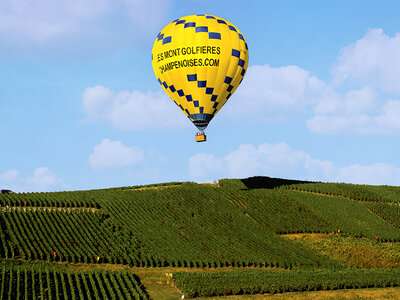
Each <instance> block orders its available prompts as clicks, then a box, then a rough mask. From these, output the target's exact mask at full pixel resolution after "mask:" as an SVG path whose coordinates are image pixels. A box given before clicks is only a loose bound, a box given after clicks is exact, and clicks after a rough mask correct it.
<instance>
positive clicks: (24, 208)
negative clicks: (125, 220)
mask: <svg viewBox="0 0 400 300" xmlns="http://www.w3.org/2000/svg"><path fill="white" fill-rule="evenodd" d="M1 210H2V211H10V210H11V211H12V210H19V211H63V212H72V211H86V212H93V213H94V212H102V210H101V209H100V208H95V207H54V206H8V205H6V206H2V207H1Z"/></svg>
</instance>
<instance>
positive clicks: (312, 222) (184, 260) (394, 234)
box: [0, 177, 400, 299]
mask: <svg viewBox="0 0 400 300" xmlns="http://www.w3.org/2000/svg"><path fill="white" fill-rule="evenodd" d="M0 204H1V209H0V227H1V233H0V239H1V240H0V258H1V262H2V265H1V267H2V271H1V275H0V279H1V282H2V284H1V291H0V292H1V294H0V299H7V298H9V296H10V295H16V293H18V295H28V294H29V295H32V293H35V295H38V293H39V294H40V293H43V291H42V290H41V289H44V286H47V288H46V291H47V293H49V295H48V296H46V298H51V297H52V296H51V293H53V292H54V293H55V294H54V295H53V297H55V295H61V294H65V293H67V292H68V291H72V290H73V291H74V292H75V293H80V291H81V290H82V291H81V292H82V293H83V294H85V295H89V294H90V293H94V294H96V295H97V294H98V295H103V296H104V295H107V298H110V297H111V298H113V297H114V298H118V297H117V296H116V295H119V294H124V295H125V294H127V295H129V296H124V297H126V298H127V299H129V298H134V297H136V296H134V295H140V296H137V297H139V299H140V298H143V297H144V298H147V297H149V293H147V292H146V291H145V289H143V290H141V289H140V288H139V290H138V289H137V288H135V286H140V276H139V277H138V276H136V275H133V274H131V275H132V276H133V277H129V276H128V275H127V272H128V273H132V270H131V269H129V268H131V267H133V268H134V269H133V270H134V271H133V272H134V273H135V272H136V271H135V270H141V269H140V268H146V270H153V269H154V270H156V269H157V268H169V269H168V270H170V269H171V268H176V269H177V268H180V270H181V271H182V268H183V271H185V270H194V269H196V268H204V270H206V271H207V270H208V271H210V270H219V272H223V271H224V270H225V271H226V270H228V269H229V270H230V271H229V272H230V275H229V276H227V277H224V276H225V275H224V276H222V275H221V276H222V277H221V278H228V279H224V280H225V281H226V282H227V283H228V286H226V285H224V284H222V286H223V288H222V289H219V290H218V289H217V288H216V289H215V293H214V294H215V295H223V294H229V293H231V294H232V293H234V292H233V291H234V290H235V289H236V290H238V291H239V292H240V293H243V292H244V290H243V289H241V288H240V280H241V279H240V280H239V279H238V278H243V275H241V274H242V273H240V272H239V271H235V272H233V273H232V270H244V271H246V270H250V269H253V268H257V270H258V271H257V272H262V273H263V274H261V273H260V274H259V273H257V274H256V275H254V276H256V277H257V278H264V277H265V278H269V277H268V276H275V277H276V276H278V277H276V278H278V279H276V280H278V282H279V280H281V279H279V278H281V277H282V276H281V275H279V274H281V273H279V270H287V271H286V272H290V274H291V275H290V276H293V277H290V278H292V279H291V280H293V282H297V281H296V279H295V278H296V276H298V277H299V278H300V277H304V274H306V273H307V274H308V275H307V276H311V277H312V276H313V275H312V274H314V272H322V271H323V272H325V273H327V274H328V273H332V274H333V273H334V272H338V270H341V271H340V272H344V273H343V274H346V275H343V276H342V277H343V278H358V279H357V280H361V279H359V277H360V276H361V275H357V274H364V273H357V272H353V271H350V269H352V268H357V265H356V264H351V263H350V262H349V261H348V260H346V259H341V256H340V254H339V255H338V253H337V252H335V253H334V250H335V249H336V248H335V247H339V246H338V245H345V244H346V243H347V244H346V245H347V246H348V243H349V240H346V241H345V240H343V239H344V238H350V241H351V245H354V247H353V246H348V248H346V249H347V251H350V252H351V251H352V249H354V253H353V254H354V255H353V256H355V257H357V255H358V252H357V249H358V248H357V247H359V245H360V244H359V242H357V241H360V242H361V243H364V244H365V243H367V242H366V241H369V242H368V243H369V244H368V245H372V246H368V247H370V248H371V249H372V248H373V249H375V248H376V249H378V248H379V247H380V248H379V249H380V250H379V251H382V253H386V254H387V255H394V256H393V257H394V259H393V260H390V259H389V258H388V260H387V261H389V263H388V264H386V265H385V268H387V267H389V269H387V270H386V271H384V273H379V272H381V271H379V272H378V271H376V272H377V273H376V275H373V274H372V273H371V274H370V275H368V276H367V275H365V276H364V275H362V276H361V277H363V276H364V277H366V278H367V277H369V278H375V277H376V278H379V277H380V276H381V275H379V274H385V276H386V277H385V278H386V279H387V281H385V282H384V283H380V284H378V283H377V284H376V285H374V283H373V282H372V283H371V282H370V281H368V283H365V284H366V286H367V287H368V286H382V285H383V286H390V285H398V284H399V283H398V280H397V281H396V280H394V279H393V280H392V279H391V278H392V277H393V278H398V272H399V269H398V266H399V264H398V263H400V247H399V246H398V242H399V241H400V206H399V204H400V188H399V187H387V186H365V185H351V184H335V183H314V182H302V181H296V180H284V179H276V178H268V177H252V178H247V179H242V180H239V179H225V180H220V181H219V183H218V184H204V185H202V184H196V183H191V182H186V183H179V182H173V183H166V184H154V185H149V186H132V187H121V188H109V189H102V190H91V191H73V192H57V193H17V194H4V195H0ZM317 233H318V234H320V235H319V236H320V237H322V238H321V239H323V241H324V242H313V243H310V242H307V241H303V239H294V238H291V236H290V235H300V234H305V235H304V237H307V236H308V235H307V234H317ZM309 236H312V235H309ZM333 237H336V238H339V240H337V239H336V240H335V241H334V243H333V240H332V238H333ZM340 238H342V240H341V239H340ZM321 241H322V240H321ZM362 241H365V242H362ZM329 243H331V244H330V245H334V246H332V249H331V252H329V251H326V249H324V248H323V247H322V245H325V244H329ZM374 243H375V244H374ZM389 243H390V245H393V247H391V248H390V250H388V248H387V247H383V248H382V247H381V245H389ZM352 247H353V248H352ZM371 251H372V250H371ZM339 253H340V252H339ZM371 253H372V252H371ZM386 254H385V255H386ZM342 256H343V255H342ZM372 256H373V255H372ZM397 260H398V261H397ZM60 263H61V264H60ZM64 263H70V264H68V266H70V267H69V268H68V269H65V264H64ZM372 263H373V262H372V261H371V264H372ZM93 264H96V265H104V266H110V265H109V264H113V265H115V268H117V267H118V266H125V267H126V268H128V269H129V270H130V271H127V270H126V269H124V270H119V269H118V268H117V269H118V270H113V271H112V272H111V271H107V270H106V271H104V270H102V271H96V270H97V269H96V270H94V271H93V274H92V273H91V272H89V273H85V272H86V271H82V268H83V267H82V265H83V266H85V265H87V266H92V265H93ZM71 266H72V267H71ZM74 266H76V268H75V269H74ZM78 266H79V268H80V269H78ZM374 266H375V265H374ZM58 267H59V268H64V269H60V270H58V269H57V268H58ZM125 267H124V268H125ZM148 267H151V268H150V269H149V268H148ZM363 267H365V265H363ZM366 267H368V260H367V265H366ZM71 268H72V269H71ZM232 268H233V269H232ZM271 268H272V269H273V270H274V271H273V272H278V273H277V274H278V275H273V274H275V273H268V272H272V271H271V270H272V269H271ZM111 269H112V268H111ZM208 271H207V272H208ZM46 272H47V273H46ZM82 272H83V273H82ZM301 272H306V273H301ZM370 272H375V271H370ZM382 272H383V271H382ZM139 273H140V272H139ZM325 273H323V274H325ZM60 274H61V275H60ZM82 274H83V275H82ZM188 274H189V273H188ZM193 274H194V273H193ZM235 274H236V275H237V276H236V275H235ZM246 274H247V275H246V276H250V275H251V274H250V273H246ZM296 274H300V275H296ZM316 274H317V273H316ZM321 274H322V273H321ZM365 274H366V273H365ZM368 274H369V273H368ZM374 274H375V273H374ZM391 274H392V275H391ZM35 276H36V277H35ZM126 276H128V277H129V279H127V278H128V277H126ZM182 276H183V275H178V274H176V278H177V279H178V280H177V281H176V284H178V285H179V288H180V290H182V291H185V293H186V295H192V296H193V295H200V294H199V292H198V291H197V292H195V288H194V287H192V285H193V280H194V282H196V280H197V279H193V280H192V281H190V280H186V281H185V280H181V279H180V278H186V277H185V276H189V275H185V276H183V277H182ZM193 276H194V275H193ZM235 276H236V277H235ZM251 276H253V275H251ZM251 276H250V277H248V278H247V279H246V286H247V289H246V293H249V291H251V293H259V292H285V291H290V290H306V288H305V287H302V288H299V287H298V282H297V283H296V284H293V286H294V287H293V286H291V285H288V286H287V289H284V288H283V287H279V284H278V283H275V284H274V287H268V288H265V289H262V288H261V286H263V285H262V281H263V280H264V281H265V280H266V279H260V280H261V283H260V281H254V289H252V288H248V285H249V282H250V283H251V282H252V280H251ZM279 276H281V277H279ZM324 276H327V277H326V278H330V279H329V280H335V279H334V277H329V276H330V275H324ZM332 276H333V275H332ZM374 276H375V277H374ZM382 276H383V275H382ZM275 277H274V278H275ZM311 277H310V278H311ZM40 278H41V279H40ZM63 278H64V279H63ZM173 278H174V277H173ZM235 278H236V279H235ZM249 278H250V279H249ZM282 278H285V275H283V277H282ZM312 278H314V277H312ZM332 278H333V279H332ZM61 280H62V282H61ZM119 280H121V282H119ZM205 280H206V281H207V280H209V279H205ZM238 280H239V281H238ZM257 280H258V279H257ZM327 280H328V279H327ZM346 280H347V279H346ZM138 282H139V283H138ZM185 282H190V288H189V287H188V286H185V284H186V283H185ZM199 282H200V281H199ZM282 282H284V281H282ZM354 282H356V281H354ZM357 282H358V283H357V285H356V284H354V287H364V283H363V281H362V282H361V281H357ZM376 282H377V281H376ZM229 283H230V284H231V285H232V288H230V287H229ZM135 284H136V285H135ZM285 284H289V283H285ZM321 284H322V285H321ZM65 286H67V287H65ZM211 286H213V285H212V283H211ZM323 286H324V285H323V282H322V283H320V282H316V283H315V286H313V287H312V286H309V287H308V289H310V290H312V289H321V288H323ZM347 286H349V287H351V282H349V281H348V280H347V281H346V282H344V283H343V284H342V285H341V286H340V287H347ZM233 287H235V289H233ZM199 288H202V287H201V286H200V287H199ZM327 288H328V287H327ZM336 288H338V287H336ZM110 289H111V290H110ZM228 291H229V292H228ZM24 293H28V294H24ZM68 293H70V292H68ZM196 293H197V294H196ZM207 293H208V294H207V295H212V292H211V294H210V292H207ZM150 296H151V292H150ZM21 297H23V296H21ZM57 297H58V296H57ZM57 297H56V298H57ZM85 297H86V296H85ZM85 297H83V298H85ZM99 297H100V298H101V296H99ZM12 298H13V297H12ZM28 298H30V297H28Z"/></svg>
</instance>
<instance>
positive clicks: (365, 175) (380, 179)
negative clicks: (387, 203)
mask: <svg viewBox="0 0 400 300" xmlns="http://www.w3.org/2000/svg"><path fill="white" fill-rule="evenodd" d="M337 181H343V182H352V183H358V184H376V185H400V168H396V167H393V166H391V165H388V164H383V163H376V164H372V165H367V166H362V165H353V166H349V167H344V168H341V169H340V170H339V175H338V176H337Z"/></svg>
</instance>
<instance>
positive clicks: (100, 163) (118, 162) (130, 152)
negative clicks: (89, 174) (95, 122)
mask: <svg viewBox="0 0 400 300" xmlns="http://www.w3.org/2000/svg"><path fill="white" fill-rule="evenodd" d="M143 160H144V151H143V150H142V149H141V148H140V147H136V146H131V147H128V146H125V145H124V144H122V143H121V142H120V141H110V140H109V139H103V140H102V141H101V142H100V144H98V145H96V146H94V148H93V153H92V154H90V156H89V159H88V161H89V164H90V167H91V168H92V169H94V170H104V169H119V168H123V167H128V166H135V165H137V164H139V163H140V162H142V161H143Z"/></svg>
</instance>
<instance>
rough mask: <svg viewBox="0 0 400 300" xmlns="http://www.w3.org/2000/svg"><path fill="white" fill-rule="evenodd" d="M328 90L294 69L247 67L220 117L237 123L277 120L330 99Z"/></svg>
mask: <svg viewBox="0 0 400 300" xmlns="http://www.w3.org/2000/svg"><path fill="white" fill-rule="evenodd" d="M334 96H335V93H334V91H333V89H332V88H331V87H329V86H328V85H326V84H325V83H324V82H323V81H321V80H320V79H318V78H317V77H315V76H313V75H311V74H310V73H309V72H308V71H306V70H304V69H302V68H299V67H297V66H285V67H280V68H273V67H270V66H269V65H264V66H258V65H254V66H250V67H249V68H248V70H247V72H246V76H245V78H244V80H243V83H242V84H241V85H240V86H239V88H238V89H237V91H236V92H235V95H234V96H233V97H232V98H231V99H230V100H229V102H228V105H227V106H226V108H225V107H224V114H225V115H227V117H234V118H236V119H238V120H244V119H246V120H248V119H249V117H251V118H254V119H256V120H261V121H271V120H281V119H286V118H287V117H288V116H293V115H297V114H298V113H299V111H300V112H305V110H306V107H308V106H310V105H315V104H316V103H317V102H319V101H321V98H322V99H327V100H329V98H331V97H334Z"/></svg>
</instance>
